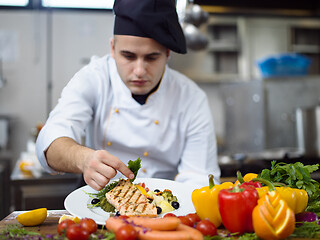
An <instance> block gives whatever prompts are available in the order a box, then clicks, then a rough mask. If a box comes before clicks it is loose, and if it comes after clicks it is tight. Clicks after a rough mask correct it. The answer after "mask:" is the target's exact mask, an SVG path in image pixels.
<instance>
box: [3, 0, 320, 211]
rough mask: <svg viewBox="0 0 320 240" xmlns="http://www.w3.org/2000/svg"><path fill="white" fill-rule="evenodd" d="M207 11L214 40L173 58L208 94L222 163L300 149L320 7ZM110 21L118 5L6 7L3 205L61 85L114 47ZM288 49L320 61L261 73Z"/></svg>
mask: <svg viewBox="0 0 320 240" xmlns="http://www.w3.org/2000/svg"><path fill="white" fill-rule="evenodd" d="M36 2H37V1H36ZM203 9H204V10H207V11H208V12H210V17H209V19H208V21H207V22H206V23H204V24H202V25H201V26H200V27H199V29H200V32H201V33H202V34H203V35H204V36H205V37H206V38H207V39H209V44H208V46H207V48H205V49H203V50H199V51H193V50H190V51H189V52H188V54H187V55H181V56H180V55H177V54H172V56H171V59H170V62H169V65H170V66H172V67H173V68H176V69H177V70H179V71H181V72H183V73H185V74H186V75H188V76H189V77H190V78H192V79H193V80H194V81H195V82H197V83H198V85H199V86H200V87H201V88H202V89H203V90H204V91H205V92H206V93H207V95H208V97H209V101H210V106H211V110H212V114H213V118H214V123H215V129H216V136H217V140H218V151H219V160H220V164H221V166H223V164H224V163H226V164H229V163H231V165H236V164H238V162H234V160H236V161H237V160H239V161H240V162H241V161H242V160H244V159H246V158H248V157H251V158H255V159H260V158H269V157H268V156H267V157H266V155H261V153H263V154H270V153H271V158H282V157H283V156H282V155H285V156H286V157H288V154H300V153H301V150H303V149H300V148H299V146H300V145H299V144H298V135H297V131H296V127H297V125H298V124H297V122H296V110H297V108H307V107H312V108H314V107H316V106H317V105H318V104H319V103H320V18H319V14H318V15H313V14H308V13H309V12H308V11H303V10H301V8H300V11H298V10H297V9H295V10H292V11H283V12H281V13H279V12H276V13H275V12H274V11H272V10H270V11H269V12H267V11H263V12H262V13H259V12H254V10H253V12H252V11H251V12H250V11H249V10H248V11H245V10H242V11H240V12H227V13H223V12H216V13H214V10H215V9H214V8H213V6H206V5H205V4H204V5H203ZM217 9H220V8H216V10H217ZM318 9H319V8H318ZM313 10H316V9H313ZM217 11H218V10H217ZM112 29H113V14H112V12H111V11H99V10H70V9H54V10H52V9H40V8H36V9H32V8H30V9H17V8H0V150H1V151H0V154H1V158H2V159H3V161H2V162H3V163H4V162H6V164H3V168H0V172H1V173H2V175H1V184H0V196H3V197H2V198H1V200H0V206H1V205H2V206H11V200H12V199H11V200H10V196H7V198H5V197H4V196H5V195H8V191H10V189H9V188H8V187H7V185H6V184H2V182H5V183H8V181H7V179H8V178H9V177H8V176H10V173H11V172H13V171H14V169H15V166H16V163H17V162H18V161H21V160H23V159H21V158H23V157H24V156H26V155H23V153H25V152H30V151H31V152H32V151H33V150H34V149H33V146H32V144H31V145H30V142H31V143H32V142H33V141H34V139H35V134H36V132H37V125H39V124H43V123H44V122H45V121H46V118H47V116H48V113H49V112H50V110H51V109H52V108H53V107H54V106H55V105H56V103H57V100H58V98H59V96H60V93H61V90H62V88H63V87H64V86H65V85H66V83H67V82H68V81H69V80H70V79H71V77H72V76H73V75H74V74H75V73H76V72H77V71H78V70H79V69H80V68H81V67H83V66H84V65H85V64H87V63H88V62H89V61H90V57H91V56H93V55H98V56H103V55H104V54H106V53H108V52H110V44H109V41H110V38H111V37H112ZM290 52H295V53H301V54H304V55H305V56H307V57H309V58H310V59H311V60H312V63H311V66H310V69H309V72H308V74H307V75H304V76H285V77H277V78H264V77H263V76H262V75H261V72H260V69H259V67H258V65H257V61H258V60H260V59H263V58H266V57H269V56H271V55H275V54H283V53H290ZM315 126H316V125H315ZM313 130H314V131H316V128H315V129H313ZM318 137H319V136H316V137H314V139H313V140H317V138H318ZM272 154H278V155H276V157H274V156H275V155H272ZM279 154H280V155H279ZM317 155H318V152H317V153H315V156H312V157H317ZM225 161H226V162H225ZM228 161H231V162H228ZM316 161H317V162H319V161H318V159H317V158H316ZM231 165H228V166H229V167H230V166H231ZM4 169H9V171H10V173H9V174H8V173H7V171H5V170H4ZM222 173H223V174H225V177H227V176H228V174H227V171H223V172H222ZM223 176H224V175H223ZM11 180H12V175H11ZM13 186H15V185H14V183H13ZM8 189H9V190H8ZM28 191H29V192H30V191H32V189H31V190H30V189H28V190H25V192H28ZM69 192H70V191H69ZM20 194H22V195H23V194H26V193H24V190H21V191H20ZM63 194H64V193H63ZM63 194H62V195H63ZM11 198H14V197H11ZM22 198H23V196H22ZM1 201H2V202H1ZM8 202H10V203H8ZM3 203H4V205H3ZM19 206H20V208H27V207H28V206H29V207H32V205H28V206H27V205H23V206H22V205H19ZM11 207H12V206H11ZM13 207H16V208H18V207H17V206H15V205H14V204H13ZM6 211H7V209H6V208H4V209H3V210H2V212H0V215H1V214H2V215H3V214H6Z"/></svg>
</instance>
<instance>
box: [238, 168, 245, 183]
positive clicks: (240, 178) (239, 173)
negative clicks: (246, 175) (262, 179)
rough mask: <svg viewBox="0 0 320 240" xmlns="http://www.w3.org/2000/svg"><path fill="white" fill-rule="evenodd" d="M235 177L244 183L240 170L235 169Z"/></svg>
mask: <svg viewBox="0 0 320 240" xmlns="http://www.w3.org/2000/svg"><path fill="white" fill-rule="evenodd" d="M237 179H238V181H239V182H240V183H244V180H243V177H242V174H241V172H240V171H239V170H238V171H237Z"/></svg>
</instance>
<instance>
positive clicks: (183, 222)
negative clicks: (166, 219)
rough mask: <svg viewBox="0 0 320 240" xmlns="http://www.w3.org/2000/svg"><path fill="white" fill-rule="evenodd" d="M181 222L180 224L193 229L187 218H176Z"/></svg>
mask: <svg viewBox="0 0 320 240" xmlns="http://www.w3.org/2000/svg"><path fill="white" fill-rule="evenodd" d="M178 218H179V219H180V221H181V223H182V224H184V225H187V226H189V227H193V223H192V222H191V220H190V219H189V218H187V217H186V216H179V217H178Z"/></svg>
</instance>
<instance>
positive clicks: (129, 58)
mask: <svg viewBox="0 0 320 240" xmlns="http://www.w3.org/2000/svg"><path fill="white" fill-rule="evenodd" d="M123 56H124V57H125V58H126V59H128V60H134V59H136V57H135V55H131V54H124V55H123Z"/></svg>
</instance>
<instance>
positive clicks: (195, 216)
mask: <svg viewBox="0 0 320 240" xmlns="http://www.w3.org/2000/svg"><path fill="white" fill-rule="evenodd" d="M186 217H187V218H189V220H190V221H191V222H192V226H194V225H195V224H196V223H197V222H200V221H201V219H200V217H199V216H198V214H196V213H189V214H187V215H186Z"/></svg>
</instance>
